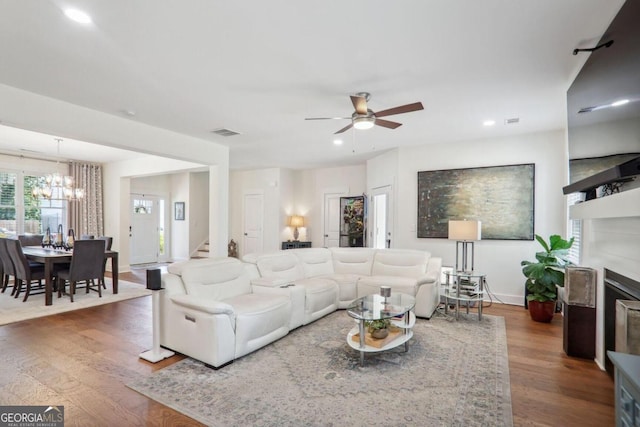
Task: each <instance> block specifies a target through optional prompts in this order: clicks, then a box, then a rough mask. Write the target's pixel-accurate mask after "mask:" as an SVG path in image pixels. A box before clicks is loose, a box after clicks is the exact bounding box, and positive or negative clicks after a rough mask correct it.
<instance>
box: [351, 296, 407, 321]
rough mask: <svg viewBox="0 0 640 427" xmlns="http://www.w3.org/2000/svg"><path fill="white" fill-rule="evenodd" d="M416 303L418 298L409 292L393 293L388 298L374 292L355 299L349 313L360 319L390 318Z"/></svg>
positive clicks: (401, 313) (402, 312) (398, 315)
mask: <svg viewBox="0 0 640 427" xmlns="http://www.w3.org/2000/svg"><path fill="white" fill-rule="evenodd" d="M415 305H416V299H415V298H414V297H412V296H411V295H408V294H401V293H391V296H388V297H386V298H385V297H383V296H381V295H378V294H373V295H366V296H364V297H362V298H358V299H356V300H354V301H353V302H352V303H351V304H349V306H348V307H347V313H349V316H351V317H353V318H354V319H359V320H376V319H390V318H392V317H400V316H402V315H403V314H405V313H406V312H408V311H409V310H411V309H412V308H413V307H414V306H415Z"/></svg>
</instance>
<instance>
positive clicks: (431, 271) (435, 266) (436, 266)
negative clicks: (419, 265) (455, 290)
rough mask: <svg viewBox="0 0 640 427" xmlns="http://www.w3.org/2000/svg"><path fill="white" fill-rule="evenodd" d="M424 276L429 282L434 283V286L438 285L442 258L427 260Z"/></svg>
mask: <svg viewBox="0 0 640 427" xmlns="http://www.w3.org/2000/svg"><path fill="white" fill-rule="evenodd" d="M425 276H427V277H429V278H430V281H432V282H435V283H436V284H439V283H440V278H441V277H442V258H439V257H431V258H429V262H428V263H427V272H426V274H425Z"/></svg>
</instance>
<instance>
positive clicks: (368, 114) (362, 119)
mask: <svg viewBox="0 0 640 427" xmlns="http://www.w3.org/2000/svg"><path fill="white" fill-rule="evenodd" d="M370 98H371V94H370V93H368V92H358V93H356V94H355V95H351V102H352V103H353V107H354V108H355V109H356V110H355V111H354V112H353V114H352V115H351V117H308V118H305V120H347V119H351V123H350V124H349V125H348V126H345V127H343V128H342V129H340V130H339V131H337V132H336V134H338V133H342V132H344V131H346V130H349V129H351V128H352V127H353V128H356V129H371V128H372V127H373V125H377V126H382V127H385V128H389V129H395V128H397V127H399V126H402V123H398V122H392V121H390V120H383V119H381V118H380V117H386V116H393V115H394V114H403V113H410V112H412V111H418V110H423V109H424V107H423V106H422V103H421V102H414V103H413V104H407V105H401V106H399V107H394V108H389V109H387V110H382V111H378V112H373V111H371V110H370V109H369V108H367V101H369V99H370Z"/></svg>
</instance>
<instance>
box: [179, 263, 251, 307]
mask: <svg viewBox="0 0 640 427" xmlns="http://www.w3.org/2000/svg"><path fill="white" fill-rule="evenodd" d="M182 281H183V282H184V287H185V290H186V291H187V294H188V295H195V296H199V297H202V298H206V299H212V300H217V301H221V300H225V299H228V298H232V297H234V296H237V295H242V294H249V293H251V283H250V282H249V278H248V277H247V275H246V273H245V267H244V265H243V264H242V263H241V262H240V261H239V260H237V259H235V258H225V259H224V260H220V261H219V262H217V263H215V262H208V263H190V264H188V265H185V266H184V268H183V269H182Z"/></svg>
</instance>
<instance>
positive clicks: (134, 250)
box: [129, 194, 170, 264]
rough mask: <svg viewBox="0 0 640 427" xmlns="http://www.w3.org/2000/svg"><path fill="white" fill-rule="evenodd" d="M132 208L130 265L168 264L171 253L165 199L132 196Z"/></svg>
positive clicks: (138, 195) (149, 196) (150, 196)
mask: <svg viewBox="0 0 640 427" xmlns="http://www.w3.org/2000/svg"><path fill="white" fill-rule="evenodd" d="M130 206H131V207H130V212H131V225H130V226H129V238H130V250H131V257H130V263H131V264H148V263H158V262H166V261H167V260H168V254H169V253H170V251H169V250H168V247H167V245H168V243H169V242H168V241H167V238H166V237H167V235H166V233H165V229H166V227H165V223H166V212H165V211H166V203H165V199H164V198H161V197H159V196H152V195H145V194H131V205H130Z"/></svg>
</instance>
